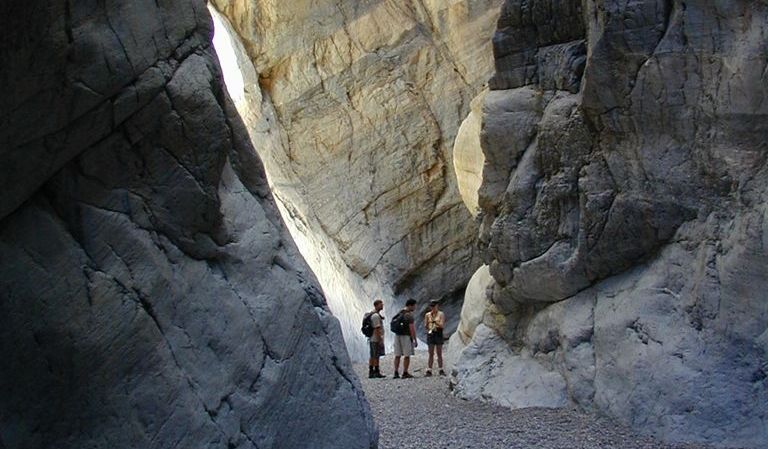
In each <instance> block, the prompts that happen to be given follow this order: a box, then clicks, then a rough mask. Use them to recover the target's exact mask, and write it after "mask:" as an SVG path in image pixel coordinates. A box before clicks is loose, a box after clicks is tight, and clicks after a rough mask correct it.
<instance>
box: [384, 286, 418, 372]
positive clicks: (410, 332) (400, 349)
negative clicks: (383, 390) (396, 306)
mask: <svg viewBox="0 0 768 449" xmlns="http://www.w3.org/2000/svg"><path fill="white" fill-rule="evenodd" d="M414 310H416V300H415V299H409V300H408V301H406V302H405V308H403V310H401V311H400V312H398V313H397V315H395V316H394V318H392V322H391V324H390V329H391V330H392V332H394V333H395V379H398V378H400V374H399V371H398V370H399V369H400V357H403V379H408V378H410V377H413V376H412V375H411V374H410V373H409V372H408V367H409V366H410V364H411V356H412V355H413V353H414V348H416V346H417V345H418V343H417V342H416V326H415V325H414V324H413V311H414Z"/></svg>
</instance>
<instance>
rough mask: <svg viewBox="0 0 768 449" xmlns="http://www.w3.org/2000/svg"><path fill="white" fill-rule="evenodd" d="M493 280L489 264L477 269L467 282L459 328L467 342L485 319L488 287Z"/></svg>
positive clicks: (459, 334) (463, 340) (461, 336)
mask: <svg viewBox="0 0 768 449" xmlns="http://www.w3.org/2000/svg"><path fill="white" fill-rule="evenodd" d="M493 282H494V280H493V277H491V273H490V271H489V270H488V265H483V266H481V267H480V268H478V269H477V271H476V272H475V274H473V275H472V278H471V279H470V280H469V284H467V290H466V292H465V293H464V303H463V305H462V308H461V321H460V323H459V328H458V329H457V331H458V332H457V334H458V336H459V337H460V338H461V340H462V342H464V343H465V344H466V343H469V341H470V340H471V339H472V335H474V333H475V328H476V327H477V326H478V325H479V324H480V323H481V322H482V321H483V315H484V314H485V309H486V308H487V306H488V289H489V288H490V287H492V285H493Z"/></svg>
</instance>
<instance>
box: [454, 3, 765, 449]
mask: <svg viewBox="0 0 768 449" xmlns="http://www.w3.org/2000/svg"><path fill="white" fill-rule="evenodd" d="M767 20H768V5H766V3H765V2H752V1H730V2H711V1H686V2H677V1H675V2H672V1H661V0H658V1H656V0H644V1H637V2H630V3H627V2H619V1H587V0H585V1H582V2H556V1H548V0H538V1H521V0H518V1H511V0H510V1H507V2H506V3H505V5H504V6H503V8H502V14H501V18H500V20H499V26H498V31H497V33H496V36H495V38H494V48H495V55H496V74H495V75H494V77H493V79H492V81H491V83H490V87H491V91H490V92H489V94H488V95H487V96H486V99H485V102H484V106H483V118H482V121H483V123H482V128H481V131H480V135H479V141H480V142H481V148H482V152H483V155H484V158H485V166H484V170H483V173H482V178H483V179H482V185H481V187H480V189H479V192H478V201H479V204H480V207H481V209H482V212H481V215H482V225H481V230H480V240H481V247H482V250H481V251H482V255H483V257H484V259H485V262H486V263H487V264H488V266H489V271H490V274H491V275H492V277H493V282H492V285H490V286H489V287H488V288H487V289H486V290H485V291H486V292H487V294H486V300H485V301H481V300H477V299H473V300H472V301H470V302H468V304H467V307H481V308H483V311H482V313H479V312H478V311H477V310H473V311H471V312H470V311H467V312H465V316H469V317H471V321H472V322H471V323H470V324H471V325H467V326H462V329H465V332H463V333H462V335H463V337H464V338H463V339H461V340H459V339H454V341H453V342H452V344H453V345H454V346H457V345H458V346H464V345H465V344H466V345H467V346H466V348H465V349H464V351H463V352H462V353H461V355H459V356H458V362H457V372H458V379H457V381H458V390H459V392H460V394H464V395H465V396H468V397H492V398H494V400H496V401H498V402H500V403H504V404H507V405H512V406H520V405H562V404H566V403H567V402H569V401H572V402H576V403H578V404H580V405H581V406H583V407H585V408H590V409H597V410H600V411H601V412H605V413H607V414H609V415H611V416H614V417H616V418H618V419H620V420H621V421H623V422H625V423H627V424H630V425H632V426H634V427H635V428H637V429H639V430H641V431H646V432H654V433H656V434H658V435H659V436H661V437H663V438H666V439H670V440H687V439H696V440H702V441H708V442H714V443H718V444H723V445H765V444H766V442H768V426H766V425H765V423H766V420H768V380H767V378H768V300H767V299H766V296H765V293H764V292H765V291H766V289H767V288H768V265H767V264H766V262H768V250H767V249H766V248H768V247H767V246H766V241H768V240H767V239H768V237H767V236H768V227H766V214H768V208H767V207H766V201H765V200H766V195H767V189H768V177H767V176H766V175H767V174H768V173H766V155H767V154H768V146H767V144H766V142H767V141H768V140H766V138H767V137H768V121H766V118H768V117H767V114H768V83H766V78H765V77H766V73H767V72H766V60H768V39H766V23H768V22H767ZM473 294H476V292H475V293H473ZM470 304H475V306H471V305H470ZM478 315H482V318H481V319H480V320H479V321H480V322H479V323H478V318H477V317H478ZM467 329H469V331H466V330H467Z"/></svg>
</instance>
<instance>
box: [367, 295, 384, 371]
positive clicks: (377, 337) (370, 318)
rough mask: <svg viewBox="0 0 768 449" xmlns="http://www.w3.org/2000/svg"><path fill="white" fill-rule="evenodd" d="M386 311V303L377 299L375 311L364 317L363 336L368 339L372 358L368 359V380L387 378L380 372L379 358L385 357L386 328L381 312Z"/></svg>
mask: <svg viewBox="0 0 768 449" xmlns="http://www.w3.org/2000/svg"><path fill="white" fill-rule="evenodd" d="M382 310H384V302H383V301H382V300H380V299H377V300H376V301H374V302H373V311H372V312H368V313H366V314H365V316H364V317H363V327H362V329H361V330H362V332H363V335H365V336H366V337H368V347H369V351H370V356H369V357H370V358H369V359H368V378H369V379H382V378H384V377H387V376H385V375H383V374H381V371H379V357H381V356H383V355H384V326H382V323H383V317H382V316H381V311H382Z"/></svg>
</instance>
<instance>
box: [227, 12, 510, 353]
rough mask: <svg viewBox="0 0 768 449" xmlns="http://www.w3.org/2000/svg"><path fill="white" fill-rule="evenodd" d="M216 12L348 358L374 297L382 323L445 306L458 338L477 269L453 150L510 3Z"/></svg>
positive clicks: (361, 349)
mask: <svg viewBox="0 0 768 449" xmlns="http://www.w3.org/2000/svg"><path fill="white" fill-rule="evenodd" d="M212 3H213V4H214V6H215V7H216V8H217V9H218V10H219V11H221V12H222V14H223V15H224V16H226V17H227V18H228V19H229V22H230V23H231V27H232V29H233V30H234V31H235V34H236V36H235V37H233V39H232V40H240V41H241V43H239V44H236V46H240V47H241V48H242V51H243V52H244V53H245V54H246V55H247V56H248V57H247V58H245V59H248V60H249V61H245V60H243V59H244V58H238V59H239V65H240V68H239V70H240V71H242V72H243V73H246V75H245V76H244V78H245V79H246V82H245V86H244V87H243V88H242V89H241V88H239V87H236V89H237V90H242V91H245V92H246V93H247V94H246V97H247V96H248V95H250V99H246V101H244V102H243V104H242V105H241V107H240V108H239V110H240V111H241V114H243V116H249V115H250V116H251V117H252V119H250V120H249V119H246V123H249V122H250V123H251V125H249V129H250V130H251V133H252V136H253V138H254V141H257V140H258V139H259V136H262V135H264V134H268V135H270V136H271V137H272V138H273V140H272V142H273V144H269V145H260V144H256V145H255V146H256V147H257V151H259V153H260V155H261V156H262V159H263V160H264V163H265V166H266V169H267V173H268V177H269V180H270V185H271V186H272V189H273V192H274V195H275V196H276V198H277V200H278V202H279V204H280V207H281V208H282V211H283V216H284V218H285V219H286V222H287V223H288V226H289V227H290V228H291V232H292V234H293V235H294V237H295V238H296V239H297V242H298V244H299V248H300V250H301V251H302V253H303V254H304V256H305V257H306V258H307V260H308V262H309V264H310V266H311V267H312V269H313V271H314V272H315V273H316V275H317V276H318V278H319V280H320V283H321V284H322V286H323V290H324V291H325V293H326V296H327V297H328V301H329V304H330V306H331V309H332V310H333V312H334V314H335V315H336V316H338V317H339V319H340V320H341V321H342V326H343V328H344V332H345V337H346V338H347V344H348V347H349V349H350V352H351V353H352V354H353V355H356V356H358V357H362V356H363V355H364V353H365V350H366V347H365V343H364V340H363V337H362V335H361V334H360V330H359V329H360V319H361V316H362V313H363V312H364V311H365V310H370V309H371V303H372V301H373V299H374V298H376V297H380V298H382V299H384V301H385V315H387V316H392V315H393V314H394V309H396V308H399V307H402V304H403V303H404V302H405V300H406V299H407V298H409V297H413V298H415V299H417V300H419V301H420V303H421V304H424V303H425V302H426V301H428V300H429V299H442V300H443V304H444V307H446V308H447V314H448V316H449V317H450V319H451V326H450V329H449V331H452V330H453V329H454V328H455V326H456V324H457V322H458V315H459V308H460V306H461V299H462V293H463V290H464V288H465V286H466V284H467V282H468V281H469V278H470V277H471V275H472V273H473V272H474V270H475V269H476V268H477V267H478V266H479V265H480V259H479V257H478V256H477V254H476V250H475V247H476V245H475V242H476V238H477V232H476V225H475V224H474V222H473V218H472V215H471V214H470V213H469V212H468V211H467V209H466V207H465V206H464V204H463V203H462V201H461V197H460V195H459V192H458V189H457V182H456V179H455V176H454V171H453V168H452V155H451V150H452V146H453V141H454V139H455V137H456V134H457V131H458V128H459V125H460V124H461V121H462V120H463V119H464V118H465V117H466V115H467V113H468V112H469V110H470V103H471V101H472V99H473V98H474V97H475V96H476V95H477V94H478V93H479V92H480V91H481V90H482V89H483V87H484V86H485V84H486V83H487V80H488V79H489V78H490V76H491V74H492V73H493V58H492V47H491V37H492V32H493V29H494V23H495V21H496V20H497V17H498V12H499V7H500V4H501V0H479V1H478V0H472V1H470V0H451V1H447V2H446V1H422V0H409V1H400V0H397V1H395V0H368V1H357V0H354V1H353V0H343V1H336V0H334V1H331V0H321V1H317V2H312V3H311V4H307V3H286V2H278V1H262V0H259V1H255V0H214V1H213V2H212ZM388 311H389V312H388ZM419 321H420V320H419ZM420 324H421V323H419V325H420Z"/></svg>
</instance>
